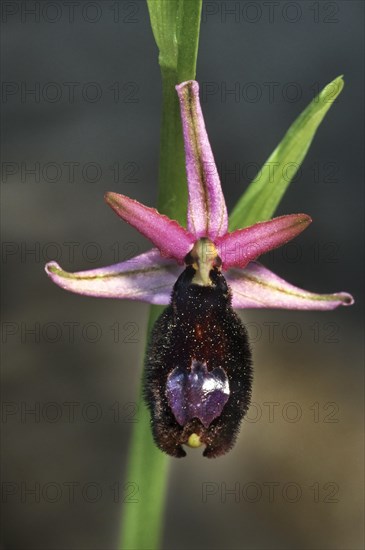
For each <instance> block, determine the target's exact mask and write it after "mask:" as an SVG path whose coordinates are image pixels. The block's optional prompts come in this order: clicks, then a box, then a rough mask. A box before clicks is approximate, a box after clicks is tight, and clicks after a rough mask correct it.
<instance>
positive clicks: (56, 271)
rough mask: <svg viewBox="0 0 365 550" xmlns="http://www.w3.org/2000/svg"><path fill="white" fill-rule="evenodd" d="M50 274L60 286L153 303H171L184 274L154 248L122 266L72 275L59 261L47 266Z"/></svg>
mask: <svg viewBox="0 0 365 550" xmlns="http://www.w3.org/2000/svg"><path fill="white" fill-rule="evenodd" d="M45 269H46V273H47V275H48V276H49V277H50V278H51V279H52V281H53V282H54V283H56V284H57V285H58V286H60V287H62V288H64V289H65V290H69V291H71V292H76V293H77V294H85V295H87V296H96V297H98V298H126V299H129V300H141V301H143V302H149V303H150V304H159V305H166V304H168V303H169V302H170V297H171V291H172V287H173V286H174V284H175V282H176V279H177V277H178V276H179V275H180V273H181V268H180V267H179V266H178V265H176V262H175V261H173V260H168V259H166V258H162V257H161V255H160V253H159V251H158V250H156V249H152V250H150V251H149V252H146V253H145V254H141V255H140V256H136V257H135V258H132V259H131V260H127V261H126V262H122V263H119V264H115V265H111V266H108V267H102V268H99V269H90V270H88V271H79V272H77V273H68V272H67V271H64V270H63V269H62V268H61V267H60V266H59V265H58V264H57V263H56V262H50V263H48V264H47V265H46V268H45Z"/></svg>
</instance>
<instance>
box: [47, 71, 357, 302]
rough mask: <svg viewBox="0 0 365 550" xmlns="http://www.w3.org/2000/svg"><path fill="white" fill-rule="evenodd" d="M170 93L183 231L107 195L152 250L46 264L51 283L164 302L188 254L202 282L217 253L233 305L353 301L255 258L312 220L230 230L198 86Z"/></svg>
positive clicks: (297, 217) (293, 217)
mask: <svg viewBox="0 0 365 550" xmlns="http://www.w3.org/2000/svg"><path fill="white" fill-rule="evenodd" d="M176 90H177V93H178V97H179V101H180V108H181V119H182V125H183V135H184V145H185V157H186V173H187V182H188V197H189V198H188V216H187V228H184V227H182V226H181V225H180V224H179V223H177V222H176V221H174V220H171V219H170V218H168V217H167V216H164V215H162V214H160V213H159V212H158V211H157V210H155V209H154V208H150V207H147V206H145V205H143V204H141V203H139V202H137V201H135V200H133V199H131V198H128V197H126V196H124V195H120V194H117V193H112V192H109V193H106V195H105V200H106V202H107V203H108V204H109V206H111V208H112V209H113V210H114V211H115V212H116V213H117V214H118V216H120V217H121V218H122V219H123V220H124V221H126V222H127V223H129V224H131V225H132V226H133V227H135V228H136V229H137V230H138V231H139V232H140V233H141V234H142V235H144V236H145V237H147V239H149V240H150V241H151V242H152V243H153V245H154V248H152V249H151V250H150V251H149V252H146V253H144V254H140V255H139V256H136V257H135V258H132V259H130V260H127V261H124V262H121V263H117V264H114V265H111V266H108V267H103V268H98V269H91V270H88V271H79V272H77V273H69V272H67V271H64V270H63V269H62V268H61V267H60V266H59V265H58V264H57V263H56V262H50V263H48V264H47V265H46V272H47V274H48V275H49V277H50V278H51V279H52V281H53V282H54V283H56V284H57V285H59V286H60V287H62V288H64V289H65V290H69V291H71V292H75V293H78V294H85V295H88V296H95V297H100V298H121V299H130V300H141V301H144V302H149V303H151V304H159V305H167V304H168V303H169V302H170V298H171V292H172V289H173V286H174V283H175V282H176V280H177V278H178V277H179V275H180V274H181V273H182V271H183V270H184V269H185V264H184V262H185V261H186V258H187V256H188V255H189V258H190V262H191V257H192V256H193V257H194V258H195V261H196V265H197V269H198V273H199V277H200V278H201V284H209V271H210V269H211V268H212V262H213V260H214V261H215V260H216V258H217V257H219V259H220V261H221V268H222V269H223V271H226V273H225V279H226V281H227V284H228V285H229V287H230V288H231V295H232V307H234V308H282V309H301V310H330V309H334V308H336V307H338V306H340V305H345V306H347V305H351V304H352V303H353V298H352V296H351V295H350V294H348V293H346V292H337V293H335V294H316V293H313V292H309V291H306V290H302V289H300V288H297V287H295V286H293V285H292V284H290V283H288V282H286V281H285V280H283V279H282V278H280V277H278V276H277V275H275V274H274V273H272V272H271V271H269V270H268V269H267V268H265V267H264V266H263V265H261V264H260V263H258V262H257V261H256V259H257V258H258V257H259V256H261V255H262V254H264V253H266V252H269V251H270V250H273V249H274V248H277V247H279V246H282V245H283V244H285V243H287V242H288V241H290V240H291V239H293V238H294V237H296V236H297V235H299V234H300V233H301V232H302V231H303V230H304V229H305V228H306V227H308V225H309V224H310V223H311V221H312V220H311V218H310V217H309V216H307V215H306V214H290V215H286V216H280V217H277V218H274V219H272V220H269V221H263V222H260V223H256V224H254V225H251V226H249V227H245V228H243V229H238V230H236V231H233V232H229V231H228V215H227V207H226V204H225V200H224V196H223V193H222V189H221V184H220V180H219V175H218V171H217V168H216V165H215V162H214V157H213V154H212V150H211V147H210V144H209V140H208V136H207V133H206V129H205V124H204V119H203V114H202V111H201V106H200V102H199V86H198V83H197V82H195V81H193V80H191V81H187V82H183V83H181V84H179V85H178V86H176ZM171 185H173V182H171ZM210 259H211V260H210Z"/></svg>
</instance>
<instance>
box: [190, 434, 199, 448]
mask: <svg viewBox="0 0 365 550" xmlns="http://www.w3.org/2000/svg"><path fill="white" fill-rule="evenodd" d="M188 445H189V447H192V448H193V449H197V448H198V447H201V445H202V442H201V441H200V437H199V435H198V434H191V435H189V439H188Z"/></svg>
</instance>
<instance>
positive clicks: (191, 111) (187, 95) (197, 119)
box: [176, 80, 228, 240]
mask: <svg viewBox="0 0 365 550" xmlns="http://www.w3.org/2000/svg"><path fill="white" fill-rule="evenodd" d="M176 90H177V93H178V96H179V100H180V109H181V119H182V126H183V134H184V143H185V158H186V161H185V162H186V175H187V180H188V190H189V204H188V229H189V231H190V232H191V233H193V235H194V236H195V237H196V238H200V237H209V238H211V239H212V240H214V239H215V238H216V237H219V236H221V235H224V234H225V233H226V232H227V228H228V216H227V208H226V203H225V200H224V196H223V193H222V188H221V184H220V180H219V175H218V171H217V167H216V165H215V162H214V157H213V153H212V150H211V147H210V143H209V140H208V136H207V132H206V129H205V124H204V118H203V113H202V110H201V107H200V102H199V85H198V83H197V82H195V80H189V81H188V82H182V84H179V85H178V86H176Z"/></svg>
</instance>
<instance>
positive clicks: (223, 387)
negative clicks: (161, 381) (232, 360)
mask: <svg viewBox="0 0 365 550" xmlns="http://www.w3.org/2000/svg"><path fill="white" fill-rule="evenodd" d="M177 359H178V358H177ZM229 393H230V392H229V382H228V378H227V375H226V373H225V372H224V370H223V369H222V368H221V367H216V368H214V369H213V370H212V371H211V372H209V371H208V368H207V365H206V363H200V362H199V361H195V360H194V359H193V362H192V365H191V370H190V371H187V370H186V369H183V368H181V367H176V368H175V369H174V370H173V371H172V372H171V373H170V374H169V376H168V378H167V384H166V397H167V400H168V402H169V405H170V407H171V409H172V412H173V413H174V416H175V418H176V420H177V421H178V423H179V424H180V426H185V425H186V424H187V423H188V422H189V420H192V419H193V418H198V419H199V420H200V421H201V423H202V424H203V426H205V427H206V428H207V427H208V426H209V424H211V422H212V421H213V420H214V419H215V418H217V417H218V416H220V415H221V413H222V410H223V407H224V405H225V404H226V403H227V401H228V398H229Z"/></svg>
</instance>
